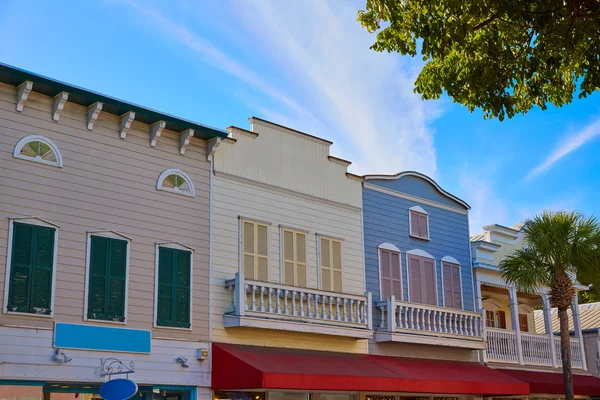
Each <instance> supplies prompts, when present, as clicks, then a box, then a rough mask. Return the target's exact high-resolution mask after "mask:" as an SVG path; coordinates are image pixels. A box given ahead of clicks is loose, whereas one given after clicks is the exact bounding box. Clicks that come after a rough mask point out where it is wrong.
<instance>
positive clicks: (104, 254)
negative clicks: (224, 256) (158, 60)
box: [0, 65, 227, 399]
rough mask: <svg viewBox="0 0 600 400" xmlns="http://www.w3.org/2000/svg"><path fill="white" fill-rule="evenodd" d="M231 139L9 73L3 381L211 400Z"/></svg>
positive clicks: (2, 238)
mask: <svg viewBox="0 0 600 400" xmlns="http://www.w3.org/2000/svg"><path fill="white" fill-rule="evenodd" d="M226 136H227V132H225V131H220V130H217V129H213V128H209V127H206V126H203V125H200V124H197V123H193V122H190V121H186V120H183V119H180V118H176V117H173V116H171V115H167V114H163V113H160V112H157V111H153V110H150V109H146V108H143V107H140V106H136V105H133V104H130V103H127V102H124V101H120V100H116V99H114V98H110V97H107V96H103V95H100V94H97V93H94V92H91V91H88V90H85V89H81V88H78V87H74V86H71V85H68V84H64V83H61V82H57V81H54V80H52V79H48V78H45V77H41V76H38V75H35V74H32V73H28V72H25V71H22V70H18V69H15V68H12V67H9V66H5V65H0V166H1V170H2V174H1V176H0V188H1V189H0V260H2V261H0V299H1V300H0V301H2V312H1V314H0V360H1V361H2V362H0V377H1V379H3V380H10V381H14V382H19V383H20V384H21V385H27V384H28V383H30V384H31V385H35V386H36V387H37V388H36V389H34V392H35V394H34V395H33V397H36V396H38V397H39V396H41V391H42V390H43V391H44V392H45V393H46V394H47V396H50V397H57V396H62V394H61V393H63V394H64V393H82V394H85V395H86V396H97V394H96V393H97V391H98V387H99V386H100V384H102V383H103V382H105V381H106V380H107V379H109V378H110V377H112V376H114V375H112V374H115V373H117V372H129V374H128V376H129V378H130V379H132V380H133V381H135V382H136V383H137V384H138V386H139V388H140V392H139V393H140V394H139V395H140V396H141V395H143V396H149V397H153V398H158V397H163V398H164V397H173V396H178V397H180V398H186V399H188V398H194V397H197V398H208V397H209V396H210V360H209V338H210V320H209V312H208V310H209V300H210V299H209V292H210V289H209V275H210V273H209V270H210V269H209V261H210V247H209V234H210V223H209V221H210V165H211V164H210V161H209V159H210V154H208V155H207V153H210V149H212V145H213V143H214V142H215V141H217V140H219V139H218V138H221V137H226ZM119 376H120V375H117V376H115V377H119ZM125 376H126V375H125V374H123V375H122V377H125ZM3 390H8V391H9V392H10V390H11V389H10V387H8V386H2V385H0V392H2V391H3ZM20 390H21V391H22V390H23V389H20ZM47 396H46V397H47ZM0 397H2V396H1V393H0Z"/></svg>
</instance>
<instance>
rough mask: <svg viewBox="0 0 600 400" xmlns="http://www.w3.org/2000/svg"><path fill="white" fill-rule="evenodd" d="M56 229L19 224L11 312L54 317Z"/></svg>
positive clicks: (15, 233)
mask: <svg viewBox="0 0 600 400" xmlns="http://www.w3.org/2000/svg"><path fill="white" fill-rule="evenodd" d="M54 234H55V229H54V228H49V227H45V226H38V225H29V224H23V223H19V222H15V223H14V225H13V238H12V239H13V245H12V254H11V276H10V285H9V294H8V307H7V308H8V311H12V312H23V313H32V314H46V315H48V314H50V313H51V304H52V274H53V268H54Z"/></svg>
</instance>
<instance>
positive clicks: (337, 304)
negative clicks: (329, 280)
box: [334, 296, 340, 321]
mask: <svg viewBox="0 0 600 400" xmlns="http://www.w3.org/2000/svg"><path fill="white" fill-rule="evenodd" d="M334 299H335V320H336V321H339V320H340V298H339V297H337V296H336V297H334Z"/></svg>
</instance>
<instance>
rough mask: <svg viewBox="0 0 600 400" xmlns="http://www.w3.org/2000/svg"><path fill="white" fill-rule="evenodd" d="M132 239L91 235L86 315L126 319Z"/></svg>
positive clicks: (98, 318)
mask: <svg viewBox="0 0 600 400" xmlns="http://www.w3.org/2000/svg"><path fill="white" fill-rule="evenodd" d="M128 253H129V242H128V241H127V240H123V239H117V238H113V237H105V236H97V235H90V238H89V262H88V268H89V270H88V287H87V290H88V293H87V319H97V320H103V321H115V322H124V321H125V311H126V309H127V267H128V258H129V254H128Z"/></svg>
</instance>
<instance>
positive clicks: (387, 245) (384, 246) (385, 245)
mask: <svg viewBox="0 0 600 400" xmlns="http://www.w3.org/2000/svg"><path fill="white" fill-rule="evenodd" d="M381 250H384V251H389V252H392V253H398V262H399V264H400V297H399V298H396V300H398V301H404V287H403V286H404V278H403V277H402V273H403V268H402V251H400V249H399V248H398V247H396V246H395V245H393V244H391V243H387V242H386V243H381V244H380V245H379V246H377V267H378V268H379V299H380V300H381V301H384V300H386V299H384V298H383V297H382V296H383V279H382V276H381Z"/></svg>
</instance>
